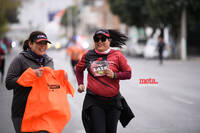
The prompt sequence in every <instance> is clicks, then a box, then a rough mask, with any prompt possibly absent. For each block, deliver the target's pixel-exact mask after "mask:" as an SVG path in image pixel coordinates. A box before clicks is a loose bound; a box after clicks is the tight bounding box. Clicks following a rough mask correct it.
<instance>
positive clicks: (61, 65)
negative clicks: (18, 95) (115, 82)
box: [0, 48, 200, 133]
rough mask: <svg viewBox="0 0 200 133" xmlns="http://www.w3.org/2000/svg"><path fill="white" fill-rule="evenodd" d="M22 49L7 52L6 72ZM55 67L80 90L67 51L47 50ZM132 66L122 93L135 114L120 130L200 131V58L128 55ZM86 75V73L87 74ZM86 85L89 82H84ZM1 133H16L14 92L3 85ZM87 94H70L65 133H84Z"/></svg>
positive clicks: (153, 132) (129, 132)
mask: <svg viewBox="0 0 200 133" xmlns="http://www.w3.org/2000/svg"><path fill="white" fill-rule="evenodd" d="M20 50H21V49H20V48H15V49H13V50H12V52H11V53H10V55H7V57H6V58H7V60H6V72H7V68H8V66H9V64H10V61H11V60H12V59H13V58H14V57H15V56H16V54H18V53H19V51H20ZM48 54H49V56H51V57H53V59H54V64H55V69H64V70H66V71H67V72H68V77H69V81H70V82H71V83H72V85H73V87H74V88H75V89H77V82H76V79H75V76H74V75H73V72H72V69H71V65H70V59H69V57H68V56H66V53H65V50H64V49H63V50H59V51H53V50H51V51H48ZM127 60H128V63H129V64H130V66H131V68H132V79H131V80H122V81H120V87H121V93H122V95H123V96H124V97H125V98H126V100H127V102H128V104H129V105H130V107H131V108H132V111H133V112H134V113H135V115H136V117H135V118H134V119H133V120H132V121H131V122H130V123H129V125H128V126H127V127H126V128H123V127H122V126H121V124H120V122H119V126H118V133H200V127H199V126H200V106H199V105H200V83H199V82H200V81H199V74H200V69H199V68H200V59H199V58H197V59H196V58H195V59H190V60H187V61H180V60H164V64H163V65H159V62H158V60H156V59H150V60H147V59H143V58H133V57H127ZM85 77H86V76H85ZM150 78H151V79H154V80H155V81H156V82H158V83H157V84H150V83H149V84H142V83H140V80H141V79H145V80H148V79H150ZM85 84H86V81H85ZM0 87H1V88H0V107H1V109H0V133H14V128H13V125H12V122H11V119H10V116H11V111H10V110H11V103H12V91H8V90H6V88H5V85H4V83H2V84H1V85H0ZM84 95H85V93H82V94H79V93H77V92H76V93H75V96H74V97H73V98H72V97H71V96H70V95H69V96H68V98H69V102H70V106H71V114H72V118H71V120H70V121H69V123H68V124H67V125H66V127H65V128H64V130H63V133H85V132H84V128H83V125H82V122H81V108H82V102H83V99H84Z"/></svg>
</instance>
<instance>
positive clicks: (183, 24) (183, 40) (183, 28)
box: [180, 8, 187, 60]
mask: <svg viewBox="0 0 200 133" xmlns="http://www.w3.org/2000/svg"><path fill="white" fill-rule="evenodd" d="M186 20H187V14H186V8H183V10H182V14H181V40H180V41H181V53H180V54H181V60H186V59H187V44H186V37H187V30H186V29H187V28H186V25H187V24H186Z"/></svg>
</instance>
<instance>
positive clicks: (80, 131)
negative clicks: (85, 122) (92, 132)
mask: <svg viewBox="0 0 200 133" xmlns="http://www.w3.org/2000/svg"><path fill="white" fill-rule="evenodd" d="M76 133H85V130H78V131H76Z"/></svg>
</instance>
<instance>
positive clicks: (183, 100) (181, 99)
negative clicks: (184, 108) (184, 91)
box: [171, 96, 194, 104]
mask: <svg viewBox="0 0 200 133" xmlns="http://www.w3.org/2000/svg"><path fill="white" fill-rule="evenodd" d="M171 98H172V99H174V100H176V101H179V102H182V103H185V104H194V102H192V101H190V100H187V99H184V98H181V97H177V96H171Z"/></svg>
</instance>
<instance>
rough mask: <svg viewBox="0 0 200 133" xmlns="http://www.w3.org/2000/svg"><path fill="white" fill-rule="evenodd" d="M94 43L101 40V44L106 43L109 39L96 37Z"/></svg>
mask: <svg viewBox="0 0 200 133" xmlns="http://www.w3.org/2000/svg"><path fill="white" fill-rule="evenodd" d="M93 39H94V42H99V41H100V40H101V42H105V41H106V39H107V37H105V36H103V37H96V36H95V37H94V38H93Z"/></svg>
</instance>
